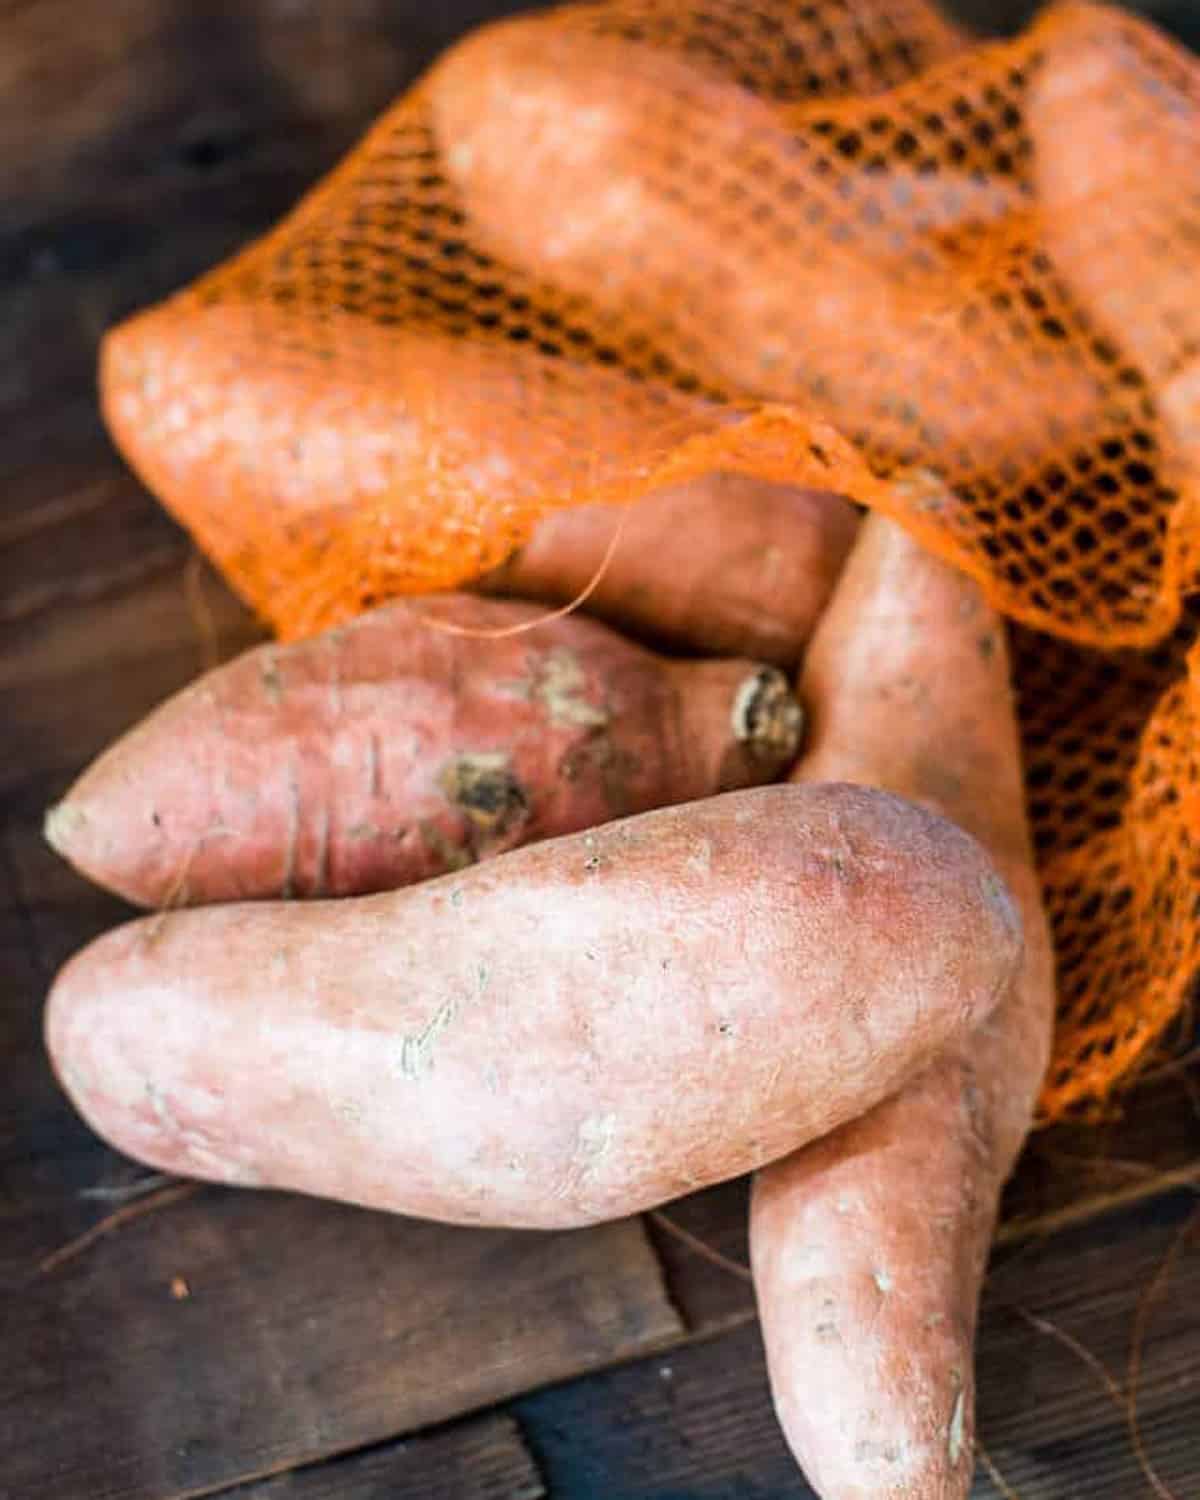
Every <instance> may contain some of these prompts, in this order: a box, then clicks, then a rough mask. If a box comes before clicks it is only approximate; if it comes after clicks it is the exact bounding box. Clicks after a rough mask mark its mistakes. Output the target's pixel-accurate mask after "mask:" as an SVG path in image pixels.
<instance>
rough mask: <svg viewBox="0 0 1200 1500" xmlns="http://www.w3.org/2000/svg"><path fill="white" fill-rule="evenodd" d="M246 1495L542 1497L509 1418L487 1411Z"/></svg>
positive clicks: (334, 1499)
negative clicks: (478, 1416) (477, 1418)
mask: <svg viewBox="0 0 1200 1500" xmlns="http://www.w3.org/2000/svg"><path fill="white" fill-rule="evenodd" d="M238 1495H239V1496H241V1497H243V1500H543V1497H544V1496H545V1495H546V1490H545V1488H544V1486H543V1484H542V1481H541V1478H540V1477H539V1475H538V1472H537V1468H536V1467H535V1465H534V1462H533V1459H532V1458H531V1457H530V1454H529V1451H528V1449H527V1448H526V1447H525V1444H524V1443H523V1442H522V1440H521V1434H520V1432H519V1431H518V1429H517V1425H516V1423H515V1422H513V1421H512V1419H511V1418H509V1417H484V1418H481V1419H479V1420H477V1421H471V1422H462V1423H458V1424H456V1425H455V1426H453V1427H447V1428H443V1429H441V1430H439V1431H437V1432H431V1433H427V1434H423V1435H422V1436H420V1437H415V1438H409V1439H407V1440H405V1441H403V1442H398V1443H386V1444H384V1445H383V1446H382V1447H379V1448H374V1449H372V1450H371V1451H370V1452H367V1453H351V1454H348V1455H347V1456H346V1457H344V1458H340V1459H335V1460H334V1461H333V1462H331V1463H323V1464H317V1465H315V1466H314V1467H312V1468H308V1469H299V1470H296V1471H294V1472H292V1473H290V1474H281V1475H279V1476H278V1478H275V1479H266V1480H263V1481H262V1482H261V1483H260V1484H250V1485H247V1486H246V1487H245V1488H244V1489H239V1490H238Z"/></svg>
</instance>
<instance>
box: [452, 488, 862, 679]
mask: <svg viewBox="0 0 1200 1500" xmlns="http://www.w3.org/2000/svg"><path fill="white" fill-rule="evenodd" d="M857 525H858V512H857V510H856V509H855V507H854V506H853V505H852V504H851V503H850V502H849V501H847V500H845V499H843V498H842V497H841V496H840V495H834V494H829V493H823V492H820V491H815V490H800V489H795V488H792V487H791V486H788V485H777V484H766V483H763V482H762V481H759V480H755V479H751V478H749V477H748V476H746V475H741V474H720V473H718V474H711V475H706V476H705V477H704V478H702V479H697V480H693V481H691V482H690V483H688V484H683V485H679V486H677V487H675V488H672V489H666V490H659V491H657V492H655V493H653V494H650V495H647V496H646V498H645V499H643V500H640V501H638V502H637V503H636V504H634V505H632V506H629V507H617V506H601V505H584V506H577V507H575V508H574V509H571V510H561V511H555V512H552V513H551V514H550V515H548V516H546V517H545V519H544V520H542V521H541V522H540V523H539V525H538V527H537V530H536V531H535V532H534V534H533V536H532V537H531V538H530V540H529V541H528V542H527V543H526V544H525V546H524V547H522V548H520V549H519V550H518V551H517V552H516V553H514V555H513V556H512V557H510V558H509V559H508V561H507V562H506V563H504V564H503V565H502V566H501V567H499V568H497V569H495V570H494V571H493V572H491V573H489V574H487V575H486V576H485V577H484V578H482V579H481V580H480V582H479V584H478V587H479V588H480V589H481V590H482V591H483V592H484V593H488V594H503V595H517V596H519V597H521V598H526V599H544V600H547V601H550V602H554V603H566V602H568V601H570V600H572V599H575V598H578V597H579V595H580V594H581V593H583V591H584V590H585V589H587V588H588V586H589V584H591V583H592V582H593V580H594V579H598V581H597V582H596V586H595V588H594V589H592V590H591V592H589V593H588V595H587V609H588V611H589V613H591V614H594V615H598V616H599V617H600V618H601V619H604V620H608V621H610V622H611V623H612V624H614V625H618V626H620V627H622V628H623V629H627V630H630V631H632V632H633V633H634V634H635V635H642V636H646V637H649V638H652V639H654V640H656V641H662V642H664V643H665V644H668V645H671V646H679V647H687V648H690V649H693V650H696V651H705V652H712V653H717V654H730V653H734V654H737V655H741V656H752V657H754V658H756V659H757V660H759V661H764V662H772V663H774V664H775V665H776V666H781V667H792V666H794V665H795V664H796V662H797V661H799V659H800V655H801V653H802V651H803V649H804V645H805V643H806V642H807V640H808V638H809V636H810V635H811V634H812V631H813V627H814V626H815V625H816V622H817V620H818V619H819V618H820V614H821V611H822V610H823V609H824V608H825V605H826V604H827V603H828V602H829V597H830V595H831V594H832V593H833V589H834V585H835V584H836V582H837V577H838V573H839V572H840V571H841V568H842V565H843V563H844V562H845V560H846V554H847V552H849V550H850V547H851V544H852V543H853V540H854V533H855V530H856V528H857ZM618 529H619V535H618ZM614 537H616V538H617V539H616V542H615V545H614V546H613V550H612V552H611V555H610V553H609V547H610V544H612V543H613V538H614Z"/></svg>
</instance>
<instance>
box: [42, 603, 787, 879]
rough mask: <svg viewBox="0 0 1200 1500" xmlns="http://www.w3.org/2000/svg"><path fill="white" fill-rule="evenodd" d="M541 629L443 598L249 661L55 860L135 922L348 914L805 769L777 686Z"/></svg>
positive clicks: (172, 731) (530, 611)
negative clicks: (251, 905)
mask: <svg viewBox="0 0 1200 1500" xmlns="http://www.w3.org/2000/svg"><path fill="white" fill-rule="evenodd" d="M542 614H543V611H542V610H541V609H540V608H538V607H537V606H532V605H527V604H516V603H504V602H501V601H499V600H484V599H476V598H473V597H471V596H469V595H444V596H439V597H438V598H437V599H433V600H427V601H422V602H421V603H417V604H414V603H397V604H395V605H392V606H390V607H389V608H386V609H381V610H377V611H375V612H374V613H372V614H369V615H365V616H362V617H360V618H358V619H356V620H353V621H351V622H350V623H349V624H347V625H345V626H343V627H341V628H340V629H338V630H334V631H329V632H327V633H326V634H325V635H323V636H318V637H315V638H313V639H311V640H306V641H301V642H298V643H295V644H292V645H289V646H273V645H272V646H262V647H259V648H257V649H256V650H253V651H249V652H247V653H246V654H245V655H244V656H242V657H239V658H238V660H237V661H235V662H232V663H230V664H229V665H227V666H224V667H220V668H218V669H217V670H216V671H213V672H210V673H209V674H208V675H207V676H205V677H202V678H201V679H200V680H199V681H198V682H195V683H193V684H191V685H190V686H189V687H187V688H185V689H184V690H183V691H182V692H181V693H179V694H177V695H176V696H175V697H174V698H172V699H171V700H170V701H169V702H168V703H166V704H164V705H163V706H162V707H161V708H160V709H158V710H157V712H155V713H154V714H152V715H151V716H150V717H149V718H148V719H146V720H145V721H144V722H143V723H141V724H140V725H138V726H137V727H136V728H135V729H133V730H131V731H130V733H129V734H127V735H126V736H125V737H124V738H122V739H121V740H119V741H118V742H117V743H116V744H115V745H114V746H112V747H111V749H109V750H108V751H107V752H106V753H105V754H104V755H102V756H101V757H100V759H99V760H98V761H96V762H95V763H94V764H93V765H92V766H91V767H90V768H89V769H88V770H87V771H85V772H84V774H83V776H82V777H81V778H80V779H79V780H78V781H77V782H76V783H75V785H74V786H73V787H72V788H71V789H70V791H69V792H68V793H67V795H66V797H65V798H64V799H63V801H62V802H60V803H59V804H58V806H57V807H55V808H53V809H52V810H51V812H50V813H49V815H48V817H47V820H46V835H47V838H48V839H49V840H50V842H51V844H53V846H54V847H55V848H56V849H57V850H58V851H59V853H61V854H62V855H64V856H65V857H66V858H67V859H69V860H70V861H71V863H72V864H74V865H76V866H77V867H78V868H79V869H80V870H81V871H82V872H83V873H84V874H85V875H87V876H88V877H89V878H91V879H92V880H95V881H96V882H98V883H99V884H101V885H105V886H108V887H109V888H111V889H113V890H115V891H118V892H120V894H122V895H123V896H125V897H127V898H128V899H129V900H132V901H135V902H138V903H140V904H142V905H146V906H164V905H189V904H194V903H198V902H206V901H220V900H234V899H238V898H248V897H262V896H289V895H297V896H335V895H353V894H360V893H363V892H366V891H373V890H386V889H389V888H391V887H394V886H399V885H407V884H408V883H410V882H411V881H414V880H422V879H425V878H426V877H428V876H432V875H441V874H443V873H444V872H446V871H447V870H453V869H458V868H461V867H462V866H464V865H467V864H470V863H472V862H473V861H474V860H476V859H481V858H484V857H486V856H489V855H493V854H499V853H501V852H502V851H504V850H506V849H511V848H513V847H515V846H516V845H517V844H522V843H528V842H530V841H532V840H534V839H540V838H546V837H549V836H553V835H556V834H562V833H571V832H573V831H575V830H576V829H579V828H587V827H591V826H592V825H593V824H596V823H603V822H607V821H608V820H609V819H611V818H616V817H621V816H624V815H625V814H627V813H634V812H643V811H645V810H646V809H648V808H652V807H658V806H661V805H663V804H665V803H669V802H686V801H689V800H691V799H692V798H695V797H704V796H708V795H710V794H712V793H714V792H720V791H728V790H734V789H736V788H740V787H747V786H754V785H758V784H760V783H762V782H766V781H771V780H773V779H775V778H776V777H778V776H780V775H782V774H783V773H784V771H786V770H787V768H788V767H789V766H790V765H791V763H792V761H793V760H794V759H795V756H796V752H797V750H798V748H799V742H800V731H801V725H802V715H801V711H800V707H799V704H798V703H797V702H796V700H795V698H794V697H793V696H792V693H791V691H790V689H789V688H788V685H787V682H786V680H785V679H784V677H783V676H782V674H781V673H780V672H778V671H777V670H775V669H774V668H772V667H764V666H761V665H759V664H758V663H755V662H750V661H740V660H733V661H708V662H696V663H688V662H672V661H669V660H667V659H666V658H664V657H659V656H655V655H653V654H652V653H651V652H649V651H645V650H643V649H642V648H640V647H638V646H634V645H632V644H631V643H629V642H627V641H625V640H624V639H623V638H622V637H620V636H619V635H616V634H615V633H614V632H613V631H611V630H609V629H608V628H607V627H606V626H604V625H600V624H598V623H596V622H595V621H593V620H588V619H586V618H585V617H583V616H582V615H571V616H567V617H564V618H561V619H556V620H548V621H547V620H541V619H540V617H541V615H542ZM438 622H441V623H442V624H445V625H450V626H452V627H457V628H459V629H463V630H473V631H489V630H490V631H503V630H509V631H513V630H516V629H517V628H518V627H520V626H523V625H524V626H531V627H532V628H530V629H528V630H524V631H521V632H520V633H516V634H510V635H507V636H500V637H498V638H490V639H488V638H483V639H481V638H478V637H477V636H464V635H455V634H450V633H447V631H446V630H444V629H439V628H438Z"/></svg>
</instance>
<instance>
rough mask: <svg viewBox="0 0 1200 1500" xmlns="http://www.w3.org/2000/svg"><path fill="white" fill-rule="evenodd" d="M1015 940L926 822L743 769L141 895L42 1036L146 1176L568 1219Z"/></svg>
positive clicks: (877, 1048) (800, 1100) (936, 1029)
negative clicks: (395, 874) (625, 799)
mask: <svg viewBox="0 0 1200 1500" xmlns="http://www.w3.org/2000/svg"><path fill="white" fill-rule="evenodd" d="M1020 951H1021V936H1020V922H1019V918H1018V916H1017V913H1016V909H1015V907H1014V906H1013V903H1012V898H1011V897H1010V895H1009V894H1008V892H1007V890H1006V889H1005V887H1004V885H1003V883H1002V882H1001V881H1000V880H999V879H998V877H997V876H996V874H995V870H994V867H993V866H992V864H991V862H990V861H989V860H988V859H987V857H986V855H985V854H984V853H983V851H982V850H981V849H980V847H979V846H978V845H977V844H976V843H975V842H974V841H973V840H972V839H970V838H969V837H968V836H967V835H966V834H964V833H962V832H961V831H960V830H958V829H957V828H955V827H954V826H953V825H952V824H949V823H946V822H945V821H944V820H943V819H940V818H937V817H936V816H933V815H931V814H929V813H926V812H925V811H923V810H921V809H919V808H915V807H913V806H911V805H909V804H908V803H905V802H903V801H901V800H900V799H898V798H894V797H890V796H888V795H887V794H885V793H882V792H874V791H869V790H865V789H863V788H856V787H844V786H843V787H839V786H824V787H803V786H778V787H760V788H755V789H752V790H749V791H744V792H731V793H729V794H727V795H725V796H722V797H713V798H708V799H705V800H704V801H701V802H693V803H689V804H688V805H687V806H685V807H680V808H669V809H664V810H660V811H657V812H651V813H644V814H642V815H641V816H639V817H635V818H628V819H622V820H620V821H618V822H615V823H610V824H607V825H606V826H604V827H603V828H599V829H596V830H595V831H593V832H589V833H584V834H575V835H572V836H570V837H568V838H563V839H555V840H550V841H548V842H546V843H542V844H534V845H531V846H530V847H528V848H525V849H519V850H517V851H515V852H514V853H511V854H507V855H505V856H504V857H503V858H502V859H498V860H493V861H490V862H489V863H487V864H481V865H476V866H473V867H472V868H471V869H469V870H464V871H462V872H461V873H459V874H455V875H448V876H445V877H443V878H442V879H440V880H435V881H429V882H426V883H424V884H422V885H417V886H412V887H410V888H409V889H407V890H403V891H396V892H389V893H387V894H384V895H375V896H365V897H360V898H358V899H355V900H346V901H340V902H321V903H315V904H309V903H295V902H290V903H274V904H269V905H259V906H253V907H251V906H244V905H236V906H217V907H207V908H205V909H203V910H200V911H190V912H171V913H167V914H165V915H158V916H154V917H149V918H143V919H142V920H141V921H139V922H136V923H133V924H131V925H129V926H126V927H123V928H120V929H118V930H117V931H116V932H113V933H110V934H108V935H107V936H106V937H103V938H101V939H100V940H99V942H97V943H95V944H93V945H92V946H91V947H90V948H88V949H87V950H85V951H84V952H83V953H82V954H81V955H79V956H78V957H76V958H75V959H74V960H72V962H71V963H70V964H69V965H68V966H67V968H66V969H65V971H64V972H63V974H62V975H61V976H60V977H59V979H58V982H57V984H56V985H55V988H54V992H53V994H52V996H51V999H50V1002H49V1010H48V1018H47V1041H48V1046H49V1049H50V1053H51V1056H52V1057H53V1059H54V1062H55V1066H56V1067H57V1069H58V1071H59V1075H60V1077H61V1078H62V1080H63V1082H64V1084H65V1085H66V1087H67V1089H68V1091H69V1092H70V1094H71V1096H72V1098H73V1099H74V1101H75V1103H76V1104H77V1106H78V1107H79V1109H80V1111H81V1112H82V1113H83V1115H84V1116H85V1118H87V1119H88V1120H89V1121H90V1122H91V1124H92V1125H93V1126H94V1127H95V1128H96V1129H97V1130H98V1131H99V1132H100V1133H101V1134H102V1135H104V1136H105V1137H106V1138H107V1139H109V1140H110V1141H112V1142H113V1143H114V1144H115V1145H116V1146H118V1147H119V1148H120V1149H121V1150H123V1151H126V1152H129V1153H131V1154H132V1155H134V1156H137V1157H140V1158H141V1159H143V1160H145V1161H148V1162H153V1163H155V1164H157V1165H158V1166H160V1167H164V1168H167V1169H168V1170H171V1171H178V1172H185V1173H190V1174H193V1175H196V1176H201V1177H209V1178H215V1179H218V1180H221V1181H231V1182H243V1183H263V1184H272V1185H277V1186H283V1187H291V1188H298V1189H301V1190H303V1191H305V1192H309V1193H316V1194H322V1195H326V1196H329V1197H334V1198H342V1199H349V1200H352V1201H354V1202H358V1203H364V1204H372V1205H375V1206H378V1207H382V1208H389V1209H396V1210H400V1211H403V1212H406V1213H415V1214H422V1215H427V1216H431V1217H435V1218H442V1219H450V1220H459V1221H462V1222H478V1223H493V1224H514V1225H564V1224H580V1223H585V1222H588V1221H590V1220H596V1219H603V1218H607V1217H611V1216H615V1215H620V1214H626V1213H631V1212H633V1211H635V1210H638V1209H642V1208H645V1207H646V1206H647V1205H649V1204H652V1203H656V1202H660V1201H662V1200H664V1199H667V1198H670V1197H672V1196H675V1195H677V1194H679V1193H682V1192H685V1191H687V1190H688V1189H690V1188H695V1187H700V1186H703V1185H704V1184H705V1183H711V1182H715V1181H718V1180H720V1179H721V1178H724V1177H729V1176H732V1175H734V1174H735V1173H738V1172H742V1171H744V1170H746V1169H747V1168H749V1167H751V1166H754V1165H758V1164H761V1163H762V1162H764V1161H768V1160H770V1159H772V1158H774V1157H776V1156H779V1155H780V1154H781V1153H782V1152H784V1151H787V1150H789V1149H790V1148H791V1147H793V1146H795V1145H797V1144H798V1143H799V1142H801V1141H804V1140H807V1139H811V1138H813V1137H815V1136H819V1135H822V1134H824V1133H825V1132H826V1131H827V1130H829V1129H831V1128H833V1127H834V1126H836V1125H837V1124H839V1123H841V1122H842V1121H844V1120H846V1119H847V1118H850V1117H852V1116H854V1115H856V1114H859V1113H861V1111H862V1110H863V1109H865V1108H867V1107H869V1106H870V1105H871V1104H873V1103H875V1102H876V1101H877V1100H879V1099H880V1098H882V1097H885V1096H886V1095H887V1094H888V1093H890V1092H892V1091H893V1090H894V1089H895V1088H897V1087H898V1086H899V1085H900V1084H901V1083H902V1082H903V1081H904V1079H905V1078H907V1077H909V1076H911V1075H913V1074H914V1073H915V1072H916V1071H918V1070H919V1069H920V1068H921V1067H922V1066H923V1065H925V1064H926V1063H927V1062H928V1061H929V1059H930V1058H931V1057H932V1056H933V1055H935V1054H936V1052H938V1051H939V1050H940V1049H942V1048H943V1047H945V1046H946V1045H948V1044H949V1043H950V1042H951V1040H953V1039H954V1038H955V1037H959V1036H961V1035H962V1034H963V1032H964V1031H966V1030H968V1029H969V1028H971V1027H972V1026H974V1025H977V1024H978V1023H979V1022H980V1021H982V1020H983V1018H984V1017H985V1016H986V1015H987V1014H988V1012H989V1011H990V1009H991V1008H992V1006H993V1005H994V1004H995V1003H996V1001H997V1000H998V998H999V996H1000V994H1002V993H1003V991H1004V990H1005V989H1006V988H1007V987H1008V984H1009V982H1010V981H1011V977H1012V973H1013V969H1014V966H1015V964H1016V963H1017V961H1018V957H1019V954H1020Z"/></svg>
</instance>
